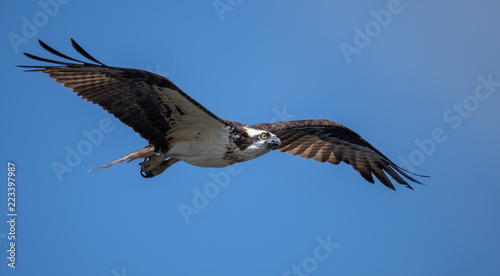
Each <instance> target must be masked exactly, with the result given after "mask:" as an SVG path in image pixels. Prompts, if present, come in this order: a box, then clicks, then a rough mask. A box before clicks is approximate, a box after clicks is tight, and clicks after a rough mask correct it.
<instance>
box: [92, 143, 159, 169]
mask: <svg viewBox="0 0 500 276" xmlns="http://www.w3.org/2000/svg"><path fill="white" fill-rule="evenodd" d="M152 155H155V152H154V147H153V146H152V145H147V146H145V147H143V148H142V149H139V150H136V151H134V152H132V153H131V154H127V155H125V156H123V157H122V158H120V159H118V160H115V161H113V162H111V163H109V164H107V165H104V166H101V167H99V168H95V169H92V170H89V172H91V171H95V170H97V169H105V168H107V167H110V166H113V165H114V164H118V163H121V162H123V161H127V163H128V162H130V161H132V160H135V159H137V158H147V157H150V156H152Z"/></svg>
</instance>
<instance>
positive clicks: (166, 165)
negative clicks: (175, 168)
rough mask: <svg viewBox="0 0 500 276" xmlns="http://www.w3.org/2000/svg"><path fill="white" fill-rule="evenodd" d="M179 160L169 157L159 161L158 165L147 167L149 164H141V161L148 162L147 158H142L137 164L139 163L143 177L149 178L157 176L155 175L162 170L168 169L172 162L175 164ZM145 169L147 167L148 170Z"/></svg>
mask: <svg viewBox="0 0 500 276" xmlns="http://www.w3.org/2000/svg"><path fill="white" fill-rule="evenodd" d="M146 159H147V158H146ZM179 161H181V160H179V159H177V158H173V157H171V158H169V159H168V160H165V161H163V162H161V163H160V165H158V166H156V167H155V168H152V169H149V168H150V165H146V166H144V165H141V164H142V163H145V162H149V160H147V161H146V160H144V162H142V163H140V164H139V165H141V175H142V176H143V177H145V178H151V177H153V176H157V175H159V174H161V173H162V172H164V171H165V170H166V169H168V168H169V167H170V166H172V165H173V164H175V163H177V162H179ZM146 169H149V170H147V171H146Z"/></svg>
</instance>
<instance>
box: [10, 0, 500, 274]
mask: <svg viewBox="0 0 500 276" xmlns="http://www.w3.org/2000/svg"><path fill="white" fill-rule="evenodd" d="M40 3H41V4H40ZM44 3H45V4H44ZM47 3H49V4H47ZM54 3H57V6H56V5H54ZM215 3H216V4H217V6H218V7H219V8H220V9H222V10H219V11H217V9H216V7H215V6H214V1H212V0H210V1H133V2H132V1H130V2H125V1H75V0H70V1H67V0H66V1H62V0H60V2H54V1H52V2H51V1H49V0H41V2H38V3H37V2H36V1H29V2H25V3H23V2H19V1H18V2H12V1H7V2H4V3H2V6H3V7H2V9H1V10H2V11H1V13H2V16H1V19H0V20H1V24H0V30H1V31H0V34H2V39H0V45H1V46H0V47H1V49H2V51H1V54H0V55H1V58H2V63H1V65H0V70H1V75H2V92H1V93H2V104H3V108H2V109H1V114H0V115H1V116H0V120H1V126H2V135H1V138H0V139H1V140H0V142H1V145H2V150H1V154H2V158H1V160H2V162H3V163H4V169H3V170H4V172H2V175H4V177H5V178H4V180H3V181H2V183H3V184H1V185H0V193H1V196H0V198H1V204H0V210H1V214H0V216H1V217H3V218H4V219H2V221H4V220H5V221H6V220H7V215H6V214H7V195H6V194H7V181H6V175H7V169H6V167H7V166H6V163H7V161H14V162H15V163H16V168H17V175H16V179H17V190H16V192H17V213H18V217H17V220H18V222H17V225H16V226H17V230H16V231H17V232H16V242H17V248H16V252H17V259H16V266H17V268H16V269H15V270H14V269H10V268H8V267H7V259H6V256H7V252H6V250H7V249H8V240H7V234H8V232H9V229H8V225H7V224H6V223H1V224H0V249H1V250H0V274H1V275H108V276H109V275H113V276H125V275H133V276H138V275H287V273H288V272H290V273H293V270H292V269H293V266H296V267H300V268H301V269H302V272H303V273H306V274H309V275H500V262H499V260H500V234H499V233H500V221H499V215H498V210H500V200H499V199H500V186H499V185H498V184H499V183H498V170H499V169H500V168H499V165H498V161H497V160H498V156H499V154H500V147H499V146H498V141H499V139H500V129H499V127H498V126H499V124H500V108H499V107H500V93H499V92H500V87H499V86H498V85H497V86H492V87H490V88H491V91H489V90H488V89H486V88H485V87H483V88H482V90H479V93H480V94H475V90H476V88H477V87H478V86H479V85H481V82H480V81H479V77H480V76H482V77H483V78H485V79H488V78H491V79H492V80H493V81H495V82H499V81H500V67H499V64H500V55H499V54H498V49H500V32H499V31H498V27H499V26H500V19H499V17H498V14H499V13H500V4H499V2H498V1H493V0H492V1H486V0H485V1H474V2H473V1H410V0H405V1H403V0H402V1H401V2H400V3H399V5H398V4H397V3H396V2H394V1H392V0H391V1H388V0H383V1H378V0H377V1H373V0H370V1H367V0H365V1H298V0H288V1H245V0H244V1H240V0H221V1H218V2H215ZM221 3H222V4H221ZM224 4H225V5H226V6H225V8H226V10H224V6H223V5H224ZM47 5H49V6H47ZM388 6H389V7H390V8H392V10H393V12H394V11H397V12H394V13H392V14H391V18H390V21H389V19H388V18H387V17H385V21H381V22H382V23H384V24H383V25H385V26H382V24H381V23H377V21H376V19H375V17H374V15H373V14H374V13H375V14H379V15H383V14H386V13H384V12H380V11H381V10H388ZM44 7H45V8H44ZM395 9H396V10H395ZM372 11H373V13H372ZM379 17H380V16H379ZM380 18H382V19H383V17H380ZM380 18H379V20H382V19H380ZM30 24H32V26H31V27H30V26H29V25H30ZM377 26H378V27H377ZM366 27H368V29H367V30H366V29H365V28H366ZM356 28H358V29H359V30H361V31H362V32H363V33H365V35H366V32H367V31H368V33H369V34H370V35H371V37H368V36H367V37H365V38H364V40H363V37H362V35H360V34H359V33H358V34H357V32H356V30H357V29H356ZM13 38H16V39H13ZM70 38H74V39H75V40H76V41H77V42H79V43H80V44H81V45H82V47H84V49H86V50H87V51H88V52H89V53H91V54H92V55H93V56H95V57H96V58H97V59H99V60H101V61H102V62H104V63H106V64H109V65H114V66H121V67H131V68H138V69H148V70H151V71H153V72H157V73H160V74H163V75H167V76H168V77H169V78H170V79H172V80H173V81H174V82H175V83H176V84H177V85H178V86H179V87H180V88H181V89H183V90H184V91H185V92H186V93H188V94H189V95H190V96H192V97H193V98H194V99H196V100H197V101H199V102H200V103H201V104H203V105H204V106H206V107H207V108H208V109H209V110H211V111H213V112H214V113H215V114H216V115H218V116H220V117H222V118H227V119H230V120H234V121H239V122H243V123H247V124H254V123H261V122H270V121H276V120H281V119H286V120H289V119H310V118H318V119H320V118H321V119H323V118H324V119H331V120H334V121H336V122H339V123H341V124H344V125H346V126H348V127H349V128H351V129H353V130H355V131H356V132H358V133H359V134H360V135H362V137H364V138H365V139H366V140H368V141H369V142H370V143H371V144H372V145H374V146H375V147H377V148H378V149H379V150H380V151H382V152H383V153H384V154H385V155H386V156H388V157H389V158H391V159H392V160H394V161H395V162H396V163H398V164H403V161H402V160H406V162H407V167H411V168H412V170H413V171H415V172H416V173H419V174H425V175H430V176H431V177H430V178H423V179H421V180H422V181H423V182H424V183H425V184H426V185H425V186H423V185H418V184H415V185H413V186H414V188H415V190H413V191H412V190H409V189H406V188H404V186H401V185H397V186H396V188H397V191H396V192H394V191H391V190H390V189H387V188H386V187H384V186H383V185H382V184H380V182H376V183H375V185H372V184H370V183H368V182H366V181H365V180H364V179H363V178H362V177H361V176H360V175H359V174H358V173H357V172H355V171H354V170H353V169H352V168H351V167H350V166H348V165H346V164H342V165H338V166H333V165H330V164H321V163H318V162H315V161H312V160H305V159H301V158H298V157H292V156H290V155H288V154H283V153H279V152H277V151H276V152H272V153H270V154H268V155H265V156H263V157H261V158H259V159H257V160H254V161H251V162H247V163H242V164H239V165H238V166H236V167H230V168H222V169H212V168H197V167H193V166H190V165H188V164H185V163H184V164H183V163H178V164H176V165H174V166H172V167H171V168H169V169H168V170H167V171H166V172H165V173H163V174H162V175H160V176H158V177H155V178H153V179H143V178H142V177H141V176H140V175H139V166H137V163H138V162H137V161H134V162H132V163H129V164H119V165H116V166H113V167H111V168H108V169H106V170H99V171H95V172H92V173H89V172H87V170H88V169H91V168H95V167H98V166H101V165H104V164H107V163H108V162H110V161H113V160H115V159H116V158H119V157H121V156H123V155H125V154H128V153H130V152H132V151H134V150H136V149H139V148H141V147H143V146H145V145H146V142H145V141H144V140H143V139H142V138H140V137H139V135H138V134H136V133H134V132H133V131H132V129H130V128H128V127H127V126H125V125H123V124H121V123H120V122H119V121H118V120H117V119H115V118H114V117H112V116H111V115H109V114H107V113H106V112H104V111H103V110H101V108H100V107H98V106H96V105H91V104H90V103H86V102H85V101H82V100H80V99H79V98H78V97H76V96H75V95H74V93H72V92H71V91H70V90H68V89H66V88H63V87H62V85H59V84H56V83H55V82H54V81H53V80H52V79H49V78H48V77H47V76H46V75H45V74H41V73H23V72H22V70H21V69H20V68H16V67H14V65H16V64H28V65H31V64H40V63H39V62H36V61H31V60H29V59H28V58H26V57H24V56H23V55H22V52H30V53H33V54H39V55H42V56H45V57H50V54H48V53H46V52H45V51H43V49H41V47H40V46H39V45H38V43H37V41H36V40H37V39H42V40H44V41H45V42H46V43H48V44H49V45H51V46H52V47H54V48H56V49H58V50H60V51H62V52H63V53H66V54H69V55H70V56H75V57H76V56H77V54H76V52H74V50H73V49H72V48H71V44H70V41H69V39H70ZM356 39H357V40H356ZM368 39H369V40H368ZM342 43H345V44H349V45H351V46H352V47H356V45H357V46H359V47H357V51H356V52H357V53H353V54H351V55H345V54H344V53H343V51H342V50H341V47H340V45H341V44H342ZM356 43H357V44H356ZM345 44H343V45H345ZM346 57H347V58H346ZM348 59H350V62H348ZM459 106H462V107H461V109H462V111H460V107H459ZM107 120H110V121H109V122H110V124H111V126H109V127H110V128H111V131H108V133H104V132H103V136H102V140H101V141H98V143H96V144H92V146H91V148H90V149H88V148H87V151H86V152H85V154H86V156H81V160H80V162H76V163H78V164H77V165H75V164H73V165H75V166H74V167H70V168H71V172H65V173H63V174H62V175H60V177H61V179H59V178H58V176H57V174H56V172H55V171H54V169H53V166H52V165H53V164H54V162H59V163H60V164H64V165H68V163H67V162H66V157H67V155H68V150H69V149H73V150H76V149H77V147H78V146H79V145H80V147H82V145H84V144H87V145H88V144H89V139H88V138H86V136H84V135H83V134H82V131H84V130H86V131H91V130H98V129H99V127H100V123H101V122H103V121H104V122H108V121H107ZM109 122H108V123H109ZM433 133H434V135H433ZM436 133H437V134H438V135H437V134H436ZM432 139H434V140H432ZM419 145H420V146H419ZM81 150H83V149H81ZM230 173H232V174H230ZM214 174H215V175H217V177H218V179H219V180H220V181H224V182H227V186H226V187H225V188H220V190H219V191H218V192H217V193H215V192H214V191H213V190H212V192H214V193H215V195H214V194H212V196H213V198H207V201H208V205H207V203H206V202H205V203H204V205H206V206H203V207H204V208H203V209H201V210H199V213H198V214H197V215H191V216H189V217H188V220H189V223H186V222H187V220H186V219H185V217H183V215H182V214H181V212H180V211H179V206H182V205H181V204H186V205H187V206H193V199H194V197H195V191H196V189H197V190H199V191H203V190H204V189H205V188H206V187H207V186H210V185H211V184H210V183H213V182H214V181H215V180H214V178H213V175H214ZM224 177H225V178H224ZM327 239H330V241H331V242H333V243H335V249H334V250H333V252H328V251H327V250H326V249H324V248H321V247H319V249H318V246H320V242H319V241H318V240H324V241H326V240H327ZM317 250H320V251H317ZM315 252H316V253H317V252H319V254H321V258H319V259H318V255H317V254H316V255H315ZM290 275H298V274H290Z"/></svg>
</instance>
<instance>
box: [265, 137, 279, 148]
mask: <svg viewBox="0 0 500 276" xmlns="http://www.w3.org/2000/svg"><path fill="white" fill-rule="evenodd" d="M267 146H268V147H269V148H270V149H271V150H275V149H277V148H279V147H280V146H281V140H280V138H278V137H273V138H271V139H270V140H269V142H268V144H267Z"/></svg>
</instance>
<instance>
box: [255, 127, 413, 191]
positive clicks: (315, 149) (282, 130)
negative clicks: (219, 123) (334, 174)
mask: <svg viewBox="0 0 500 276" xmlns="http://www.w3.org/2000/svg"><path fill="white" fill-rule="evenodd" d="M251 127H252V128H255V129H260V130H267V131H270V132H272V133H274V134H276V135H277V136H278V137H279V138H280V139H281V146H280V148H278V150H279V151H281V152H288V153H290V154H292V155H298V156H300V157H302V158H312V159H314V160H316V161H319V162H329V163H332V164H335V165H336V164H339V163H340V162H341V161H343V162H345V163H347V164H351V166H352V167H353V168H354V169H355V170H356V171H358V172H359V173H360V174H361V176H363V177H364V178H365V179H366V180H368V181H369V182H371V183H374V181H373V177H372V174H374V175H375V176H376V177H377V178H378V179H379V180H380V182H382V183H383V184H384V185H385V186H387V187H389V188H391V189H393V190H395V188H394V186H393V185H392V183H391V181H390V180H389V178H388V177H387V175H386V174H385V173H384V172H386V173H388V174H389V175H390V176H391V177H392V178H394V179H395V180H396V181H397V182H398V183H401V184H404V185H406V187H408V188H410V189H413V188H412V187H411V186H410V185H409V184H408V183H407V182H406V181H405V179H403V177H406V178H407V179H409V180H411V181H413V182H416V183H419V184H421V183H420V182H419V181H417V180H416V179H414V178H413V177H411V176H410V175H409V174H408V173H407V171H405V170H404V169H403V168H401V167H399V166H397V165H396V164H394V162H392V161H391V160H389V158H387V157H385V156H384V155H383V154H382V153H381V152H380V151H378V150H377V149H376V148H374V147H373V146H372V145H370V144H369V143H368V142H367V141H365V140H364V139H363V138H361V137H360V136H359V135H358V134H357V133H355V132H354V131H352V130H350V129H348V128H347V127H345V126H343V125H341V124H338V123H335V122H332V121H329V120H302V121H285V122H276V123H266V124H257V125H253V126H251ZM398 173H399V174H401V175H402V176H403V177H401V175H399V174H398Z"/></svg>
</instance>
